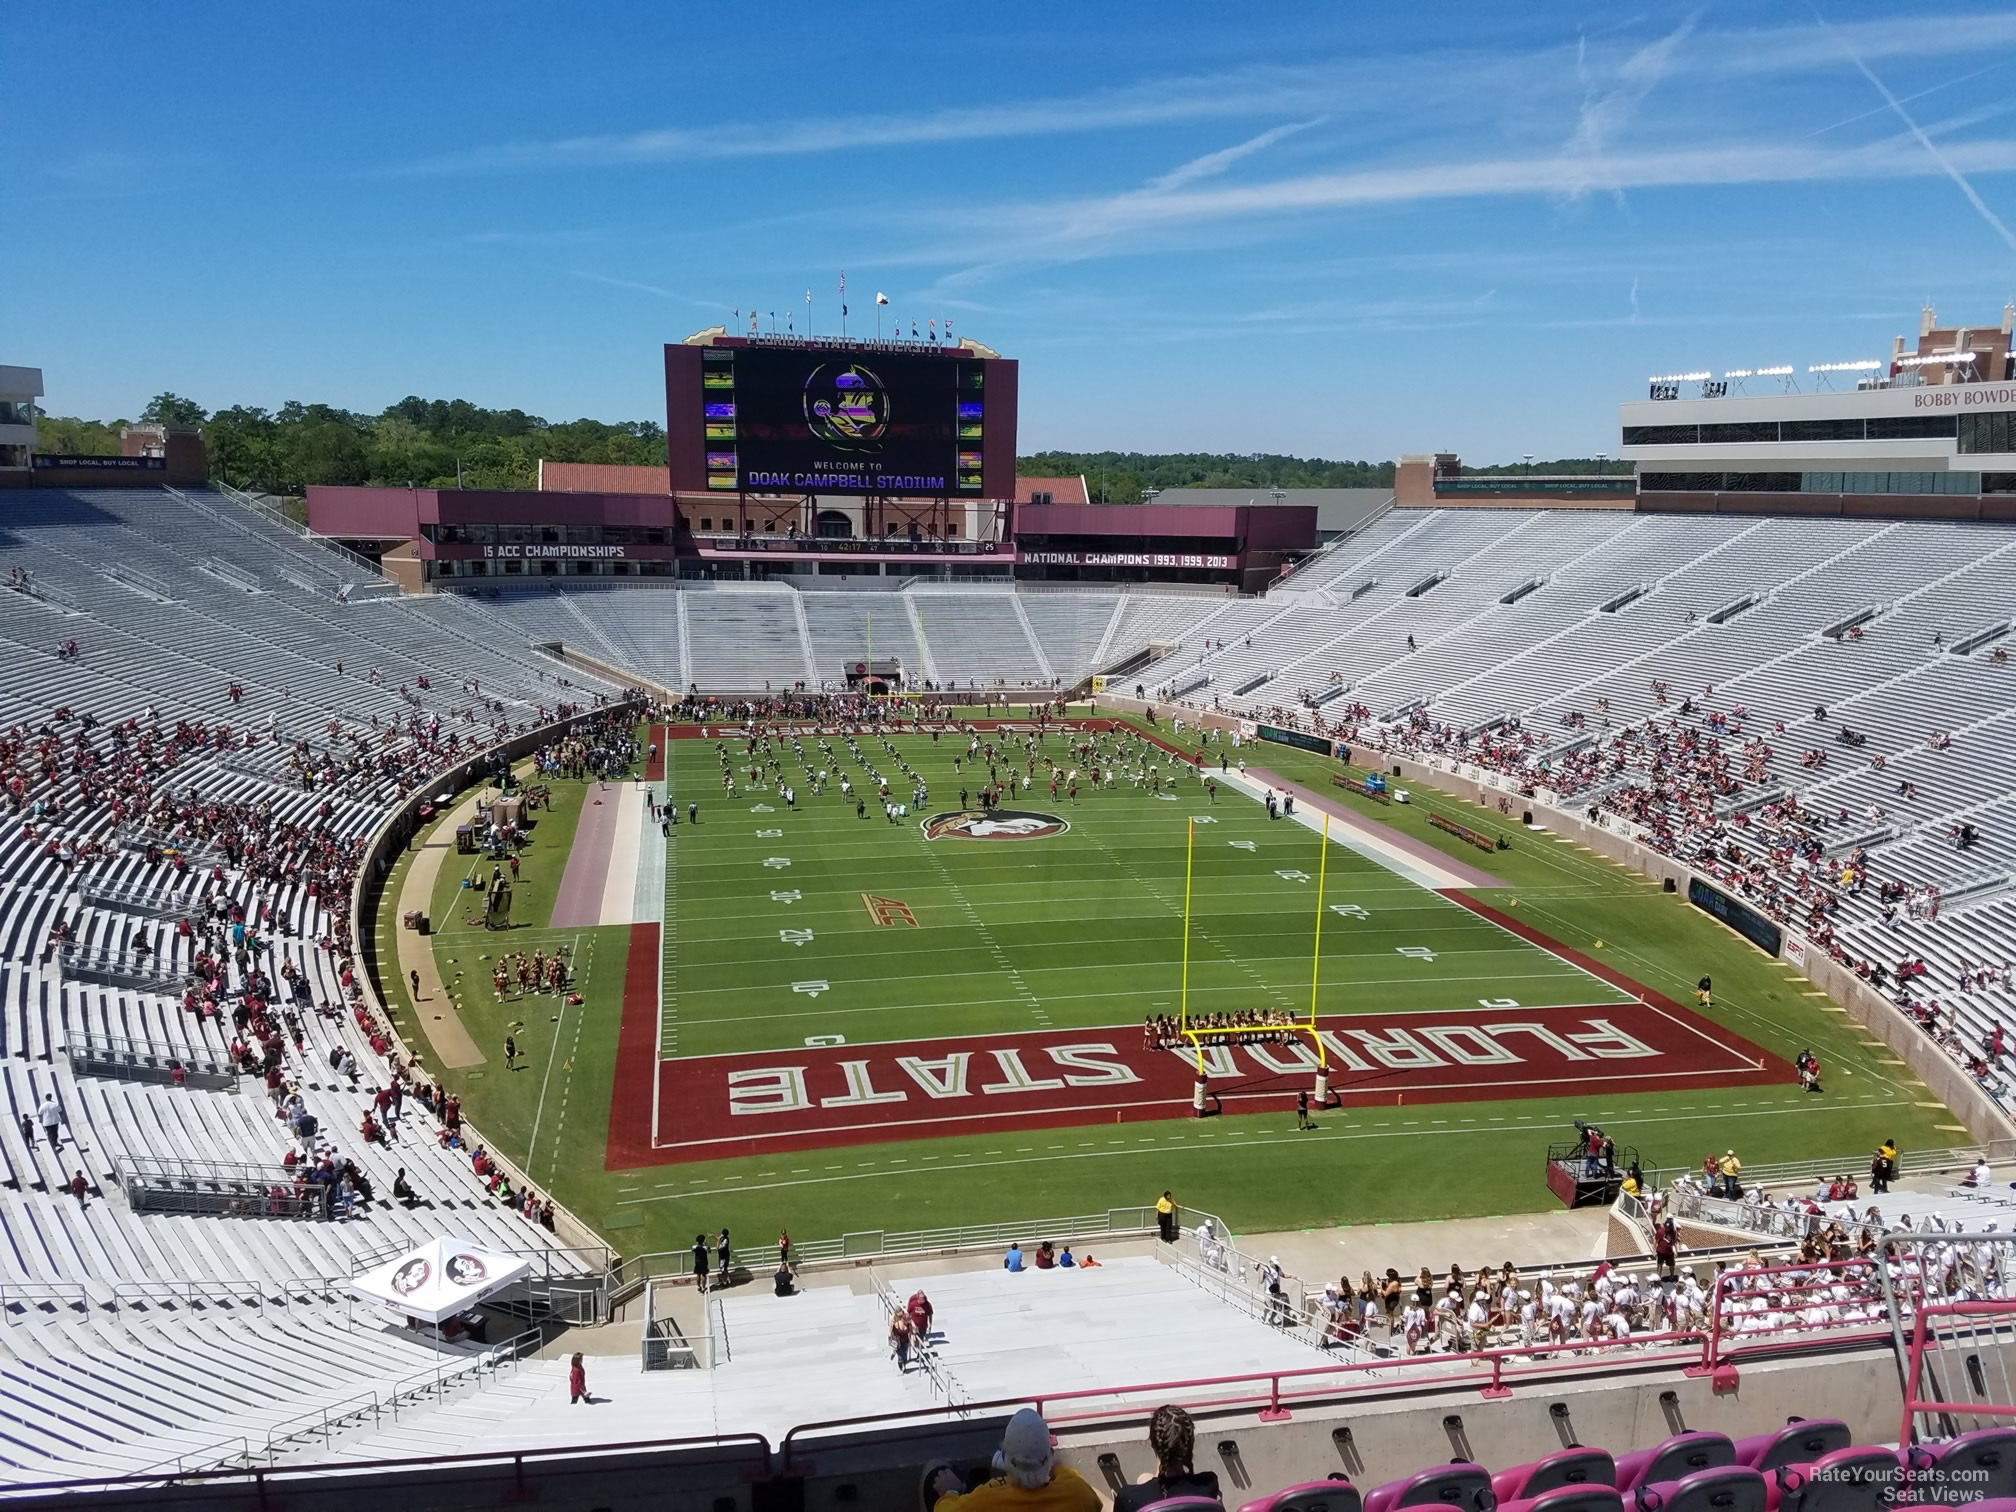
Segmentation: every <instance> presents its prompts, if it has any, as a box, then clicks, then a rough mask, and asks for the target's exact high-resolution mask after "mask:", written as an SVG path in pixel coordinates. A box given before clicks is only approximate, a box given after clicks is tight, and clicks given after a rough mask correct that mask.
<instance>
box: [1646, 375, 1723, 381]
mask: <svg viewBox="0 0 2016 1512" xmlns="http://www.w3.org/2000/svg"><path fill="white" fill-rule="evenodd" d="M1714 376H1715V375H1714V374H1713V373H1655V374H1653V375H1652V376H1651V377H1650V378H1647V379H1646V380H1645V381H1646V382H1647V383H1703V382H1706V381H1707V380H1708V379H1710V378H1713V377H1714Z"/></svg>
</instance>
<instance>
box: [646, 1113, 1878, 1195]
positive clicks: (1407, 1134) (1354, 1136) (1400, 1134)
mask: <svg viewBox="0 0 2016 1512" xmlns="http://www.w3.org/2000/svg"><path fill="white" fill-rule="evenodd" d="M1890 1105H1891V1104H1885V1106H1890ZM1899 1105H1900V1106H1901V1104H1899ZM1829 1111H1830V1109H1829V1108H1827V1107H1826V1106H1824V1105H1823V1106H1807V1105H1802V1104H1796V1103H1795V1104H1787V1105H1785V1106H1782V1107H1780V1106H1773V1107H1767V1108H1756V1109H1751V1110H1749V1111H1747V1112H1741V1113H1725V1114H1723V1115H1722V1117H1723V1118H1725V1119H1729V1118H1782V1117H1786V1116H1793V1117H1796V1116H1799V1115H1801V1114H1824V1113H1827V1112H1829ZM1603 1116H1605V1117H1609V1118H1611V1119H1613V1120H1614V1119H1619V1118H1628V1119H1630V1120H1631V1121H1632V1123H1633V1124H1634V1126H1635V1125H1637V1124H1659V1123H1690V1122H1692V1121H1694V1120H1695V1119H1696V1118H1698V1117H1699V1116H1700V1115H1699V1114H1696V1113H1671V1114H1659V1115H1655V1116H1653V1117H1650V1118H1641V1117H1639V1116H1637V1115H1636V1114H1634V1113H1632V1112H1631V1111H1630V1110H1629V1109H1625V1110H1622V1111H1619V1112H1616V1113H1611V1114H1606V1115H1603ZM1559 1127H1560V1124H1559V1121H1558V1120H1549V1121H1547V1122H1544V1123H1532V1124H1508V1125H1506V1127H1505V1128H1504V1129H1502V1130H1493V1131H1492V1132H1493V1133H1505V1134H1546V1133H1551V1132H1554V1131H1556V1130H1558V1129H1559ZM1228 1132H1240V1133H1243V1132H1244V1131H1228ZM1475 1133H1476V1131H1475V1130H1471V1129H1444V1130H1442V1131H1440V1132H1439V1133H1438V1132H1435V1131H1432V1130H1431V1131H1424V1130H1420V1129H1418V1128H1414V1127H1413V1126H1412V1125H1407V1124H1402V1125H1398V1126H1393V1127H1388V1128H1384V1129H1365V1130H1360V1131H1357V1132H1354V1133H1336V1134H1333V1133H1331V1132H1329V1130H1328V1129H1327V1128H1326V1129H1318V1130H1317V1131H1316V1133H1315V1136H1314V1137H1313V1138H1312V1137H1310V1135H1309V1134H1308V1133H1306V1132H1303V1131H1300V1130H1298V1131H1297V1132H1295V1133H1293V1134H1284V1135H1261V1134H1257V1133H1256V1134H1254V1135H1252V1136H1250V1137H1251V1143H1249V1144H1248V1145H1246V1146H1245V1147H1244V1148H1247V1149H1251V1148H1253V1147H1254V1146H1255V1145H1276V1144H1281V1145H1296V1146H1298V1147H1306V1146H1309V1145H1321V1144H1329V1143H1332V1142H1333V1141H1334V1142H1345V1143H1356V1142H1360V1141H1364V1140H1382V1139H1408V1140H1419V1139H1463V1138H1470V1137H1473V1136H1474V1134H1475ZM1111 1143H1119V1141H1112V1142H1111ZM1200 1148H1201V1147H1200V1146H1199V1145H1197V1144H1194V1143H1192V1142H1190V1141H1188V1140H1177V1141H1173V1142H1171V1143H1168V1144H1161V1143H1158V1144H1156V1145H1155V1146H1154V1147H1152V1148H1149V1149H1142V1148H1139V1147H1138V1146H1137V1147H1134V1148H1131V1149H1126V1150H1124V1153H1126V1154H1129V1155H1154V1156H1156V1157H1157V1158H1166V1157H1167V1156H1169V1155H1171V1154H1183V1153H1186V1152H1189V1151H1194V1150H1198V1149H1200ZM986 1153H987V1154H989V1155H999V1154H1000V1153H1001V1152H999V1151H989V1152H986ZM1112 1158H1113V1154H1112V1151H1111V1150H1110V1149H1108V1148H1103V1147H1102V1148H1099V1149H1095V1150H1093V1151H1091V1152H1090V1153H1088V1154H1083V1155H1078V1154H1065V1155H1053V1154H1050V1153H1049V1152H1048V1151H1045V1152H1043V1153H1042V1154H1039V1155H1036V1156H1034V1157H1033V1158H1030V1159H1022V1158H1019V1157H1007V1158H1002V1159H984V1160H976V1161H969V1162H967V1163H965V1164H962V1165H961V1166H960V1168H959V1170H960V1173H961V1174H962V1175H963V1174H964V1173H965V1172H967V1171H973V1170H979V1169H982V1168H983V1167H987V1166H1015V1165H1036V1164H1039V1163H1042V1162H1045V1161H1057V1160H1110V1159H1112ZM827 1169H828V1170H835V1171H837V1170H841V1169H842V1168H841V1167H839V1166H828V1167H827ZM878 1174H879V1173H878ZM867 1179H869V1178H868V1177H867V1176H866V1175H862V1174H848V1175H842V1176H838V1177H825V1178H821V1180H819V1181H778V1182H771V1183H769V1184H767V1185H759V1186H735V1187H729V1188H724V1189H722V1190H720V1191H710V1192H693V1193H687V1194H685V1195H687V1196H694V1197H715V1196H722V1195H726V1193H728V1192H762V1191H773V1190H777V1189H779V1188H784V1187H797V1186H817V1185H822V1184H825V1183H828V1182H832V1181H864V1180H867ZM664 1200H665V1199H664V1198H662V1197H628V1198H624V1199H622V1200H621V1201H619V1202H618V1203H617V1206H618V1207H642V1206H645V1205H647V1204H649V1203H653V1202H662V1201H664Z"/></svg>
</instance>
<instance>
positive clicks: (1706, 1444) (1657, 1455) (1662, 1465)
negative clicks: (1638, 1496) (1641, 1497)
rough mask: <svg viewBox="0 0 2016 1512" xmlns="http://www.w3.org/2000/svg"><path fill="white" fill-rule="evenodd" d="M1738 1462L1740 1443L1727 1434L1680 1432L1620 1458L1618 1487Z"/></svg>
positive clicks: (1664, 1479) (1618, 1462)
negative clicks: (1650, 1446)
mask: <svg viewBox="0 0 2016 1512" xmlns="http://www.w3.org/2000/svg"><path fill="white" fill-rule="evenodd" d="M1735 1463H1736V1446H1735V1445H1734V1444H1733V1443H1731V1442H1730V1441H1729V1435H1728V1434H1726V1433H1676V1434H1674V1435H1673V1437H1671V1438H1669V1439H1668V1440H1666V1442H1665V1443H1663V1444H1659V1445H1657V1446H1656V1447H1654V1448H1651V1449H1634V1450H1632V1451H1631V1453H1629V1454H1627V1455H1625V1456H1624V1457H1623V1458H1622V1459H1620V1460H1618V1461H1617V1489H1618V1490H1619V1491H1629V1490H1630V1489H1631V1488H1632V1487H1633V1486H1638V1485H1649V1484H1656V1483H1657V1482H1660V1481H1677V1480H1679V1479H1680V1477H1681V1476H1683V1475H1690V1474H1692V1473H1693V1472H1694V1471H1696V1470H1712V1469H1715V1468H1716V1467H1718V1466H1721V1465H1733V1464H1735Z"/></svg>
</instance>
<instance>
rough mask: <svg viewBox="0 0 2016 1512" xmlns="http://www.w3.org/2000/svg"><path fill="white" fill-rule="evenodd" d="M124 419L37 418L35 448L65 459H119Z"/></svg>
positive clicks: (40, 415)
mask: <svg viewBox="0 0 2016 1512" xmlns="http://www.w3.org/2000/svg"><path fill="white" fill-rule="evenodd" d="M125 424H126V422H125V421H124V420H112V421H105V420H79V419H78V418H77V417H76V416H75V415H48V414H44V413H42V412H41V411H40V410H37V411H36V416H35V445H36V447H37V449H39V450H41V451H45V452H56V453H59V454H61V455H63V456H66V457H116V456H118V455H119V430H120V427H122V426H123V425H125Z"/></svg>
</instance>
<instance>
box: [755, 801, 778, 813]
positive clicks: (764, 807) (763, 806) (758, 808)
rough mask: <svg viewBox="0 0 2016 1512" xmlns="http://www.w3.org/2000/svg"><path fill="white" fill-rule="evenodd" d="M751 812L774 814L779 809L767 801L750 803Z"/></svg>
mask: <svg viewBox="0 0 2016 1512" xmlns="http://www.w3.org/2000/svg"><path fill="white" fill-rule="evenodd" d="M749 812H750V813H752V814H774V813H776V812H777V810H775V809H774V808H772V807H770V805H769V804H767V803H752V804H750V805H749Z"/></svg>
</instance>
